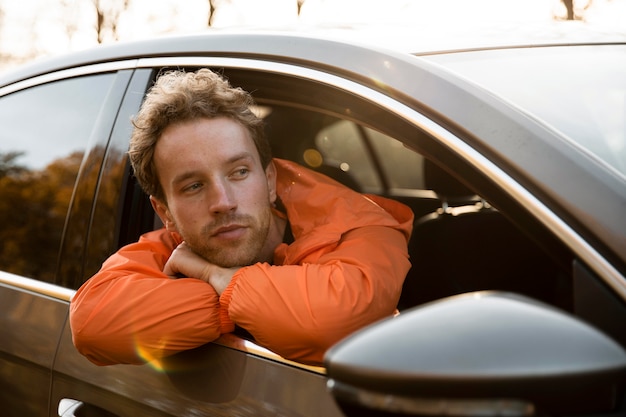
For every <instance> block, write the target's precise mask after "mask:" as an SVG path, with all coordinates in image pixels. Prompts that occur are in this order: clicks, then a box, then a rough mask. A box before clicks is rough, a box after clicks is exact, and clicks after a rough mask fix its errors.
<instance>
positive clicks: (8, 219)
mask: <svg viewBox="0 0 626 417" xmlns="http://www.w3.org/2000/svg"><path fill="white" fill-rule="evenodd" d="M17 156H19V154H18V153H15V152H10V153H7V154H4V155H3V156H2V160H3V161H7V164H6V166H8V167H9V168H8V169H7V172H11V173H10V174H7V175H4V176H0V195H1V196H2V198H1V199H0V216H1V218H2V219H3V220H2V221H3V225H2V228H0V241H2V246H0V268H1V269H2V270H4V271H8V272H12V273H15V274H19V275H23V276H27V277H32V278H36V279H39V280H43V281H48V282H52V281H53V280H54V276H55V273H56V265H57V261H58V259H57V257H58V253H59V244H60V240H61V236H62V235H63V227H64V224H65V217H66V214H67V210H68V207H69V203H70V200H71V195H72V191H73V190H74V183H75V180H76V173H77V172H78V168H79V166H80V163H81V161H82V152H75V153H73V154H71V155H68V156H67V157H65V158H59V159H57V160H55V161H54V162H52V163H51V164H50V165H48V166H47V167H46V168H44V169H43V170H28V169H25V168H21V167H19V168H17V165H16V164H15V163H14V162H15V159H16V158H17ZM16 168H17V169H16Z"/></svg>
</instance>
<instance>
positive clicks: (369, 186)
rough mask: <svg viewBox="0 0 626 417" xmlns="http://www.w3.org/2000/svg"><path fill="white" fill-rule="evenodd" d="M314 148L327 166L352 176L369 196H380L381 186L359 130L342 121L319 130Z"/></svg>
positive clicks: (354, 125) (346, 121) (351, 124)
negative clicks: (378, 194) (375, 193)
mask: <svg viewBox="0 0 626 417" xmlns="http://www.w3.org/2000/svg"><path fill="white" fill-rule="evenodd" d="M315 145H316V147H317V149H318V150H319V151H320V153H321V154H322V157H323V159H324V163H325V164H326V165H330V166H332V167H335V168H339V169H341V170H342V171H344V172H347V173H348V174H350V175H351V176H352V177H353V178H354V179H355V180H356V181H357V182H358V183H359V184H360V186H361V189H362V190H364V191H367V192H380V191H381V187H382V184H381V182H380V178H379V176H378V175H376V170H375V168H374V165H373V163H372V161H371V159H370V157H369V155H368V154H367V151H366V149H365V147H364V144H363V139H362V137H361V133H360V132H359V130H358V127H357V125H356V124H354V123H353V122H350V121H348V120H340V121H338V122H336V123H333V124H332V125H330V126H328V127H325V128H324V129H322V130H320V131H319V132H318V134H317V137H316V139H315Z"/></svg>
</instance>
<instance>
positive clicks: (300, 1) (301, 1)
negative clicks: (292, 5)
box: [297, 0, 305, 16]
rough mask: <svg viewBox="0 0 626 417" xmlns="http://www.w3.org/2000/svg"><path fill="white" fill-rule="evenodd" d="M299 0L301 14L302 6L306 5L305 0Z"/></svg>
mask: <svg viewBox="0 0 626 417" xmlns="http://www.w3.org/2000/svg"><path fill="white" fill-rule="evenodd" d="M297 1H298V16H300V11H302V6H303V5H304V1H305V0H297Z"/></svg>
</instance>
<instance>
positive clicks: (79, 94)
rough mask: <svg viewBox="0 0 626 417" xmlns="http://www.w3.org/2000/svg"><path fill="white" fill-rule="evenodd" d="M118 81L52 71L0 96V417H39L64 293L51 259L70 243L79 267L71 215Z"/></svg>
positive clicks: (91, 188) (93, 165) (63, 314)
mask: <svg viewBox="0 0 626 417" xmlns="http://www.w3.org/2000/svg"><path fill="white" fill-rule="evenodd" d="M128 76H129V74H122V73H119V74H118V73H116V72H111V71H105V72H97V71H96V72H95V73H93V72H92V73H83V74H76V73H75V72H63V71H62V72H58V73H55V74H46V75H42V76H39V77H36V78H32V79H28V80H25V81H22V82H20V83H17V84H13V85H9V86H6V87H4V88H1V89H0V126H1V127H0V137H1V138H0V164H1V165H0V212H1V216H2V219H3V223H2V226H0V236H1V239H2V245H1V249H0V332H1V336H0V405H1V411H0V412H1V413H2V414H3V415H8V416H43V415H47V414H48V409H49V394H50V389H51V384H52V374H51V369H52V364H53V360H54V356H55V352H56V348H57V345H58V342H59V338H60V336H61V333H62V331H63V327H64V325H65V322H66V319H67V314H68V305H69V299H70V297H71V295H72V294H73V290H74V288H72V286H71V285H69V284H67V282H66V281H64V280H63V279H60V276H61V275H62V273H61V272H60V270H61V269H62V267H63V264H64V262H63V260H62V259H61V258H60V256H59V255H60V253H61V248H63V247H66V246H68V245H70V244H71V245H73V255H72V256H73V258H75V259H77V260H79V259H82V250H83V248H84V244H85V238H86V231H87V223H86V222H85V221H88V220H89V216H88V215H87V217H84V216H82V217H81V214H80V213H79V212H80V211H81V210H82V211H83V212H87V213H88V212H89V206H90V204H91V201H92V199H93V195H94V192H95V186H96V181H95V180H96V179H97V177H98V174H99V170H100V166H101V163H102V156H103V154H102V152H101V151H100V149H104V148H105V146H106V142H107V140H108V133H107V131H110V126H111V124H112V118H111V115H113V116H114V115H115V112H116V109H117V107H118V106H119V102H120V100H121V97H122V95H123V91H124V89H125V84H126V83H127V82H128ZM79 199H80V200H81V201H80V202H79ZM80 206H84V207H80ZM83 214H84V213H83ZM73 222H76V224H74V223H73ZM71 228H74V229H75V230H76V233H74V235H73V236H72V239H73V242H69V241H68V236H69V235H68V233H67V231H68V229H71ZM80 273H81V271H80V270H74V271H72V272H71V274H77V275H80Z"/></svg>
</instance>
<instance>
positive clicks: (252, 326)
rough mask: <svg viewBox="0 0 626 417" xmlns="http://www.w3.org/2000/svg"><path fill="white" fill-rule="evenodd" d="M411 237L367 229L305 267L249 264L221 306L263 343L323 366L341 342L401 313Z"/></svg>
mask: <svg viewBox="0 0 626 417" xmlns="http://www.w3.org/2000/svg"><path fill="white" fill-rule="evenodd" d="M406 239H407V237H406V235H405V234H404V233H403V232H402V231H400V230H398V229H394V228H391V227H384V226H366V227H360V228H357V229H353V230H351V231H349V232H347V233H345V234H344V235H343V236H342V238H341V240H340V241H339V242H338V243H335V244H334V245H332V246H330V245H325V246H323V247H320V248H318V249H317V250H315V251H312V252H311V253H309V254H307V255H306V257H305V258H304V259H303V261H302V262H301V263H300V264H299V265H284V266H271V265H268V264H257V265H253V266H250V267H247V268H242V269H241V270H239V271H238V273H237V274H236V275H235V277H236V279H235V280H234V281H233V282H232V283H231V285H230V286H229V287H228V288H227V291H225V292H224V293H223V294H222V297H221V300H220V301H221V303H222V308H223V309H225V310H227V312H228V315H229V316H230V318H231V319H232V321H234V322H235V323H237V324H238V325H240V326H241V327H243V328H245V329H246V330H248V331H249V332H250V333H251V334H252V335H253V336H254V337H255V339H256V340H257V341H258V342H259V343H260V344H262V345H264V346H266V347H268V348H269V349H271V350H273V351H274V352H276V353H278V354H280V355H282V356H284V357H286V358H288V359H292V360H297V361H300V362H305V363H310V364H320V363H321V362H322V360H323V355H324V353H325V351H326V350H327V349H328V348H329V347H330V346H332V345H333V344H335V343H336V342H338V341H339V340H340V339H342V338H343V337H345V336H347V335H349V334H350V333H351V332H353V331H355V330H357V329H359V328H362V327H363V326H365V325H368V324H371V323H372V322H374V321H376V320H379V319H382V318H384V317H389V316H391V315H393V314H394V312H395V311H396V305H397V302H398V298H399V295H400V292H401V290H402V284H403V281H404V277H405V276H406V273H407V272H408V270H409V268H410V262H409V260H408V253H407V240H406Z"/></svg>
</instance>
